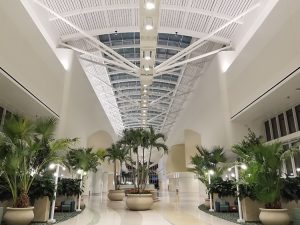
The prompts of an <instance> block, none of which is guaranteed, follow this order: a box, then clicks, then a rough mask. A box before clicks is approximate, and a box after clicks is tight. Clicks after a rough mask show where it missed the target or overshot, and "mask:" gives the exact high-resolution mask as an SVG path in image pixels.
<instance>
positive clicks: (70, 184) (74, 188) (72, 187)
mask: <svg viewBox="0 0 300 225" xmlns="http://www.w3.org/2000/svg"><path fill="white" fill-rule="evenodd" d="M80 181H81V180H80V179H71V178H59V179H58V184H57V193H58V195H64V196H68V197H69V196H78V195H81V194H82V193H83V190H82V189H81V188H80Z"/></svg>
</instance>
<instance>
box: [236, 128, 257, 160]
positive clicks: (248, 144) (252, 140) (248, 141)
mask: <svg viewBox="0 0 300 225" xmlns="http://www.w3.org/2000/svg"><path fill="white" fill-rule="evenodd" d="M261 144H262V136H256V134H255V133H254V132H253V131H252V130H250V129H248V135H247V136H244V139H243V140H242V141H241V142H240V143H239V144H236V145H233V147H232V151H233V152H234V153H235V154H236V155H237V156H238V161H241V162H245V163H248V162H249V160H252V158H253V157H254V156H253V152H252V148H253V147H255V146H259V145H261Z"/></svg>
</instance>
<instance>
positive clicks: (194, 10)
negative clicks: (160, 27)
mask: <svg viewBox="0 0 300 225" xmlns="http://www.w3.org/2000/svg"><path fill="white" fill-rule="evenodd" d="M138 8H139V6H138V5H132V4H118V5H107V4H106V5H101V6H96V7H91V8H83V9H75V10H71V11H67V12H63V13H61V14H60V15H61V16H63V17H71V16H77V15H82V14H87V13H93V12H105V11H116V10H124V9H128V10H131V9H138ZM161 9H165V10H173V11H180V12H182V11H184V12H185V14H189V13H194V14H201V15H206V16H213V17H215V18H219V19H222V20H227V21H229V20H231V19H232V17H230V16H228V15H225V14H222V13H217V12H211V11H210V10H204V9H199V8H192V7H191V3H189V4H188V5H187V7H185V8H183V7H181V6H179V5H169V4H162V5H161ZM57 19H58V18H57V17H55V16H51V17H50V18H49V21H55V20H57ZM236 23H238V24H243V21H242V20H238V21H236Z"/></svg>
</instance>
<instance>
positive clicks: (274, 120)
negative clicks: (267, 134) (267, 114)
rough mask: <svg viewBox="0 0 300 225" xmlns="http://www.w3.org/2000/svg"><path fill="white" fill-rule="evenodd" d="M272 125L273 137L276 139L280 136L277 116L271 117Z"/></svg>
mask: <svg viewBox="0 0 300 225" xmlns="http://www.w3.org/2000/svg"><path fill="white" fill-rule="evenodd" d="M271 125H272V131H273V138H274V139H276V138H278V137H279V135H278V129H277V123H276V118H275V117H274V118H272V119H271Z"/></svg>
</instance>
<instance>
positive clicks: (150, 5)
mask: <svg viewBox="0 0 300 225" xmlns="http://www.w3.org/2000/svg"><path fill="white" fill-rule="evenodd" d="M145 8H146V9H149V10H152V9H154V8H155V4H154V0H146V3H145Z"/></svg>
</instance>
